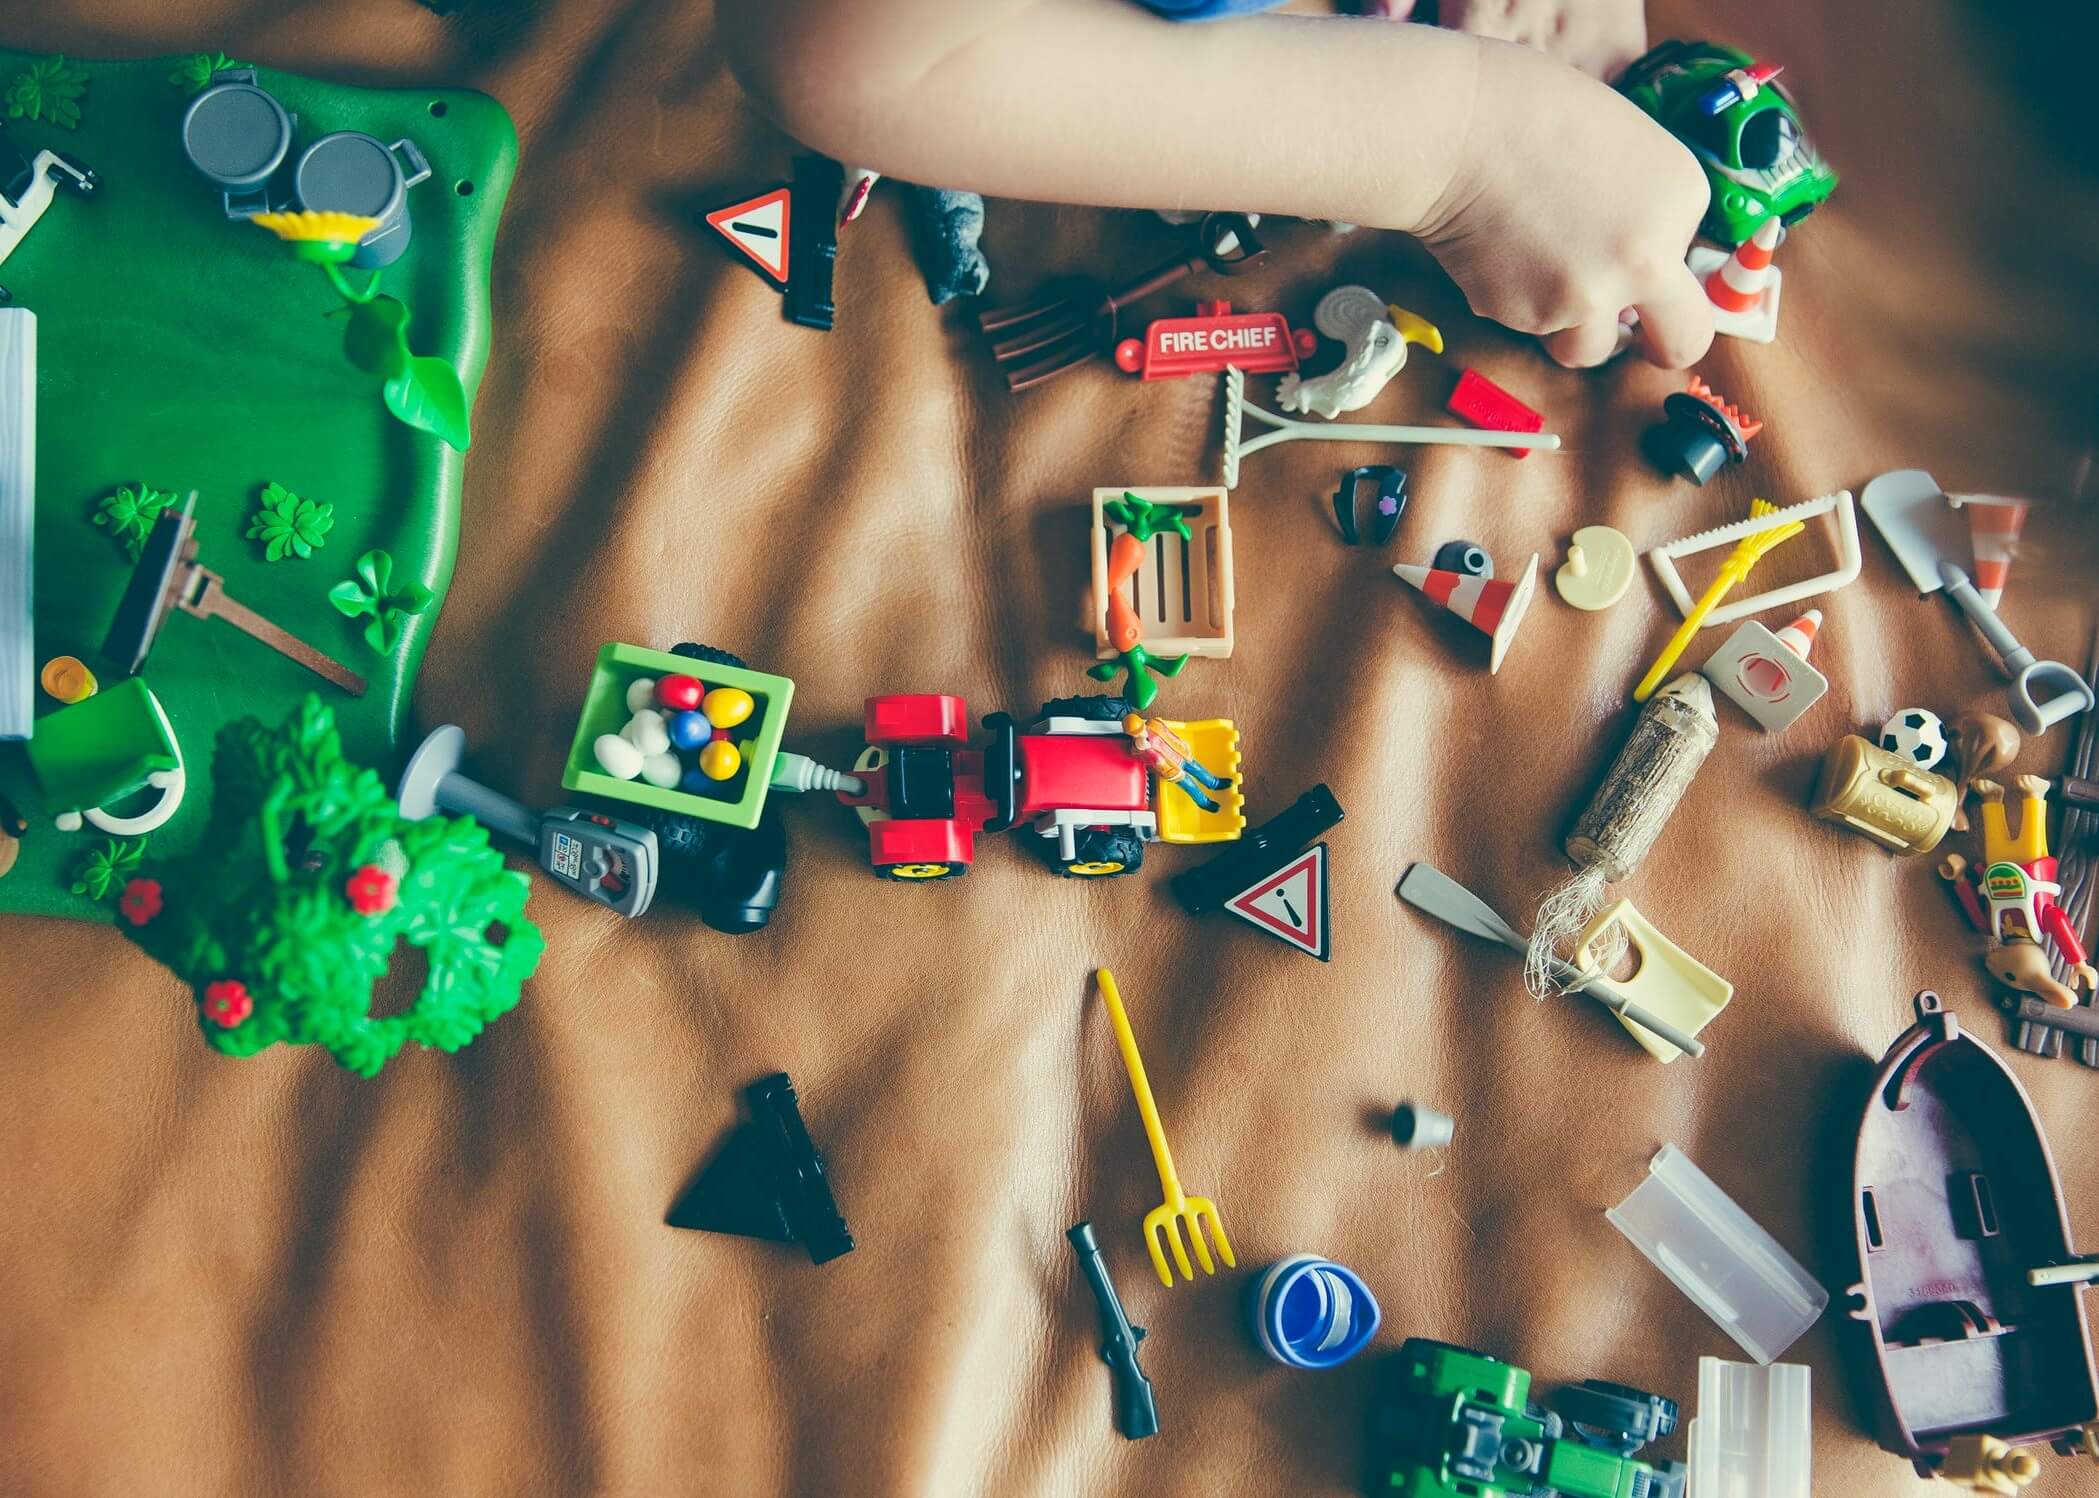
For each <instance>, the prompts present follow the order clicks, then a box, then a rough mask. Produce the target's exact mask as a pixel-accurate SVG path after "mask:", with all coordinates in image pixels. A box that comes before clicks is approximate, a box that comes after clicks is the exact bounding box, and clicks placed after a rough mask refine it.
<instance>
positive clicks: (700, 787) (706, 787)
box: [678, 769, 714, 796]
mask: <svg viewBox="0 0 2099 1498" xmlns="http://www.w3.org/2000/svg"><path fill="white" fill-rule="evenodd" d="M678 789H679V790H681V791H683V792H685V794H686V795H688V796H706V795H711V794H713V791H714V782H713V781H712V780H710V779H709V778H708V777H707V776H705V775H703V774H701V773H700V772H699V771H698V770H696V769H693V770H687V771H686V772H685V773H684V774H683V775H682V776H680V777H679V778H678Z"/></svg>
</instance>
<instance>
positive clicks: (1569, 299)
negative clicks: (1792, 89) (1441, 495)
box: [1418, 42, 1713, 369]
mask: <svg viewBox="0 0 2099 1498" xmlns="http://www.w3.org/2000/svg"><path fill="white" fill-rule="evenodd" d="M1478 47H1479V74H1478V80H1477V85H1476V88H1475V91H1474V97H1473V103H1472V109H1471V111H1470V119H1469V122H1468V125H1467V128H1466V131H1465V140H1464V145H1463V146H1462V147H1461V149H1460V151H1459V153H1458V159H1457V161H1456V163H1455V170H1454V171H1453V172H1452V174H1451V177H1450V180H1449V181H1448V183H1447V184H1446V185H1445V186H1444V189H1443V191H1442V194H1441V195H1440V197H1439V199H1438V201H1437V203H1436V204H1435V205H1434V206H1433V207H1432V208H1431V210H1430V212H1429V214H1428V216H1427V218H1426V221H1425V223H1424V224H1423V226H1422V227H1421V228H1420V230H1419V231H1418V232H1419V234H1420V236H1421V239H1422V240H1423V242H1424V243H1426V244H1427V245H1428V247H1429V249H1430V250H1431V251H1432V252H1433V253H1434V254H1435V256H1436V258H1437V259H1438V260H1439V261H1441V262H1442V263H1443V268H1444V269H1445V270H1446V271H1448V272H1449V273H1450V276H1451V279H1453V280H1454V281H1456V282H1457V283H1458V285H1459V286H1460V287H1461V288H1462V289H1463V290H1464V292H1465V296H1466V299H1467V300H1468V301H1469V302H1470V303H1471V304H1472V310H1473V311H1474V312H1477V313H1479V314H1480V315H1481V316H1483V317H1491V318H1493V319H1494V320H1495V321H1496V322H1500V323H1505V324H1507V325H1508V326H1509V327H1512V328H1514V329H1516V330H1517V331H1518V332H1521V333H1535V334H1537V335H1539V336H1540V337H1541V338H1543V339H1544V341H1545V349H1546V352H1547V353H1549V354H1551V355H1552V356H1553V358H1555V359H1557V360H1559V361H1560V362H1561V363H1562V364H1567V365H1572V366H1575V367H1587V366H1590V365H1595V364H1601V363H1603V362H1604V360H1606V359H1608V358H1610V356H1611V353H1612V351H1613V350H1614V349H1615V348H1616V347H1617V341H1618V321H1619V315H1620V313H1621V312H1623V311H1624V310H1625V309H1627V308H1635V309H1637V310H1638V312H1639V314H1640V330H1641V339H1642V342H1643V343H1644V344H1645V346H1646V353H1647V357H1648V358H1649V359H1650V360H1652V361H1653V362H1654V363H1656V364H1659V365H1662V366H1663V367H1664V368H1669V369H1681V368H1684V367H1685V366H1686V365H1690V364H1694V363H1696V362H1697V361H1698V360H1699V359H1700V358H1702V357H1703V356H1704V354H1705V351H1706V349H1707V347H1708V346H1709V345H1710V344H1711V343H1712V341H1713V313H1712V306H1711V304H1710V303H1709V302H1708V301H1707V300H1706V296H1705V289H1704V288H1703V287H1701V286H1700V285H1699V284H1698V279H1697V278H1696V277H1695V276H1693V275H1692V274H1691V272H1690V271H1689V270H1688V269H1686V268H1685V265H1684V252H1685V251H1686V249H1688V248H1689V246H1690V243H1691V239H1692V236H1693V235H1694V234H1696V233H1697V230H1698V222H1699V220H1700V219H1701V218H1702V217H1703V216H1704V214H1705V209H1706V204H1707V202H1708V199H1709V196H1710V189H1709V188H1708V186H1707V184H1706V178H1705V173H1704V172H1703V171H1702V170H1701V169H1700V168H1699V165H1698V163H1697V161H1696V160H1695V159H1694V158H1693V157H1692V155H1691V153H1690V152H1689V151H1688V150H1686V149H1685V148H1684V147H1683V146H1682V145H1681V144H1679V143H1678V142H1677V140H1676V139H1675V138H1674V137H1673V136H1671V135H1670V134H1669V133H1668V132H1667V131H1665V130H1663V129H1662V128H1661V126H1659V125H1657V124H1655V122H1654V121H1653V120H1651V119H1649V118H1648V117H1647V116H1646V115H1645V114H1643V113H1641V111H1640V110H1639V108H1638V107H1637V106H1635V105H1633V104H1632V103H1630V102H1629V101H1628V100H1626V99H1624V98H1622V97H1621V96H1619V95H1618V94H1616V93H1614V92H1613V91H1612V90H1610V89H1608V88H1606V87H1605V86H1604V85H1603V84H1601V83H1598V82H1597V81H1596V80H1595V79H1593V78H1589V77H1586V76H1584V75H1583V74H1581V73H1577V72H1575V71H1574V70H1573V69H1572V68H1570V67H1567V66H1566V65H1565V64H1563V63H1559V62H1555V61H1553V60H1551V59H1550V58H1547V57H1544V56H1542V55H1540V54H1538V53H1536V52H1532V51H1529V50H1528V49H1525V48H1522V47H1511V46H1504V45H1501V44H1498V43H1495V42H1481V43H1479V44H1478Z"/></svg>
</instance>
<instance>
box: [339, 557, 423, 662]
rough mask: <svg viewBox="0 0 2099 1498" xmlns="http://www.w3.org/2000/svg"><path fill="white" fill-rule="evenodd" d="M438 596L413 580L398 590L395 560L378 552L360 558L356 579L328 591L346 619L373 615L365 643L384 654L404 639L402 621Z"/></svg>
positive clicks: (417, 612)
mask: <svg viewBox="0 0 2099 1498" xmlns="http://www.w3.org/2000/svg"><path fill="white" fill-rule="evenodd" d="M435 596H436V595H435V594H433V593H432V592H431V591H430V590H429V589H428V588H426V587H424V586H423V585H422V584H421V583H419V582H416V581H415V580H414V579H413V578H411V579H409V580H408V581H407V582H404V583H402V584H401V586H400V587H398V588H397V587H395V586H394V559H393V558H392V557H391V556H389V555H388V554H387V553H385V552H383V551H378V550H372V551H368V552H366V553H365V554H364V555H363V556H361V557H359V558H358V559H357V576H356V577H354V578H350V579H348V580H347V581H344V582H339V583H337V584H336V585H335V586H334V587H332V588H330V589H329V590H328V601H329V602H330V603H332V604H334V605H335V607H336V608H337V610H338V611H340V612H341V613H342V614H343V615H344V616H345V617H346V618H350V619H362V618H365V617H366V616H370V618H371V621H372V622H371V623H369V624H367V625H366V626H365V627H364V642H365V644H367V645H369V646H371V647H372V649H374V650H376V651H378V652H379V653H380V654H381V655H385V654H387V653H389V652H390V651H392V649H393V648H394V644H395V642H396V641H398V640H399V639H400V638H401V621H402V620H404V619H406V618H407V617H408V616H409V615H411V614H420V613H421V612H423V610H425V609H427V608H429V607H430V604H431V601H432V600H433V599H434V598H435Z"/></svg>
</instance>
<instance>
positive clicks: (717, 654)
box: [671, 640, 751, 671]
mask: <svg viewBox="0 0 2099 1498" xmlns="http://www.w3.org/2000/svg"><path fill="white" fill-rule="evenodd" d="M671 654H672V655H682V656H687V657H689V658H691V659H692V660H696V661H706V662H708V663H710V664H712V665H716V666H734V667H735V668H736V669H737V670H739V671H748V670H750V669H751V668H750V667H749V666H748V665H746V664H745V663H744V659H743V657H742V656H740V655H731V654H729V652H728V651H726V650H716V649H715V648H714V647H713V646H712V645H695V644H693V643H692V641H690V640H684V641H681V642H680V643H678V644H676V645H673V646H671Z"/></svg>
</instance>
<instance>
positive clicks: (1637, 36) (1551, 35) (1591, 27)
mask: <svg viewBox="0 0 2099 1498" xmlns="http://www.w3.org/2000/svg"><path fill="white" fill-rule="evenodd" d="M1436 20H1437V23H1438V24H1439V25H1443V26H1448V27H1450V28H1451V29H1452V30H1454V31H1469V32H1471V33H1472V34H1473V35H1474V36H1485V37H1492V38H1494V39H1495V40H1496V41H1503V42H1520V43H1522V44H1523V45H1524V46H1526V47H1535V48H1537V49H1538V50H1539V51H1540V52H1543V53H1545V54H1546V55H1547V56H1549V57H1557V58H1558V59H1559V60H1560V61H1561V62H1564V63H1566V64H1568V65H1569V66H1570V67H1577V68H1580V69H1581V70H1582V71H1583V72H1584V73H1587V74H1588V75H1589V76H1590V77H1592V78H1606V79H1608V78H1615V77H1617V76H1618V74H1619V73H1620V72H1622V71H1623V70H1624V68H1625V65H1626V64H1627V63H1629V62H1631V61H1632V60H1633V59H1634V58H1636V57H1638V56H1639V55H1640V54H1641V53H1642V52H1645V51H1646V50H1647V9H1646V4H1645V0H1443V4H1442V7H1441V8H1440V9H1439V10H1438V11H1437V12H1436Z"/></svg>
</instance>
